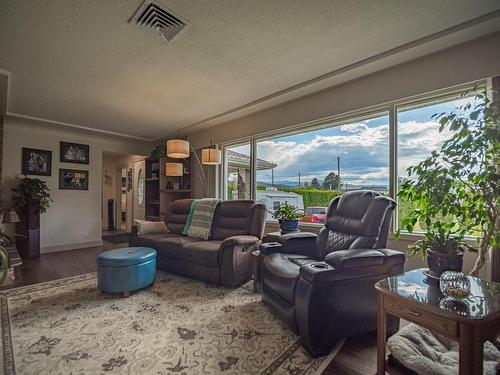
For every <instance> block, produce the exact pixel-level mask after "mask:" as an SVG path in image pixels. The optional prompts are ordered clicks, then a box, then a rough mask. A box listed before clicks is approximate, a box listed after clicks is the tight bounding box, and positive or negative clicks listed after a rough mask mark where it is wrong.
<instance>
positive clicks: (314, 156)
mask: <svg viewBox="0 0 500 375" xmlns="http://www.w3.org/2000/svg"><path fill="white" fill-rule="evenodd" d="M469 101H473V99H459V100H454V101H452V102H446V103H440V104H435V105H432V106H426V107H421V108H415V109H408V110H405V111H401V112H400V113H398V154H399V162H398V172H399V175H400V176H406V169H407V168H408V167H409V166H411V165H414V164H416V163H417V162H419V161H421V160H423V159H424V158H425V157H427V156H428V155H429V154H430V153H431V152H432V151H433V150H436V149H438V148H439V147H440V146H441V144H442V143H443V141H444V140H445V139H447V138H448V137H449V133H446V132H443V133H439V125H438V123H437V122H436V121H435V120H433V119H431V117H432V115H433V114H435V113H441V112H450V111H452V110H455V109H456V108H457V107H458V106H460V105H463V104H465V103H466V102H469ZM334 125H335V124H332V127H329V128H325V129H321V130H316V131H313V132H307V133H303V134H296V135H290V136H285V137H280V138H274V139H271V140H266V141H261V142H259V143H258V148H257V157H258V158H259V159H264V160H267V161H270V162H274V163H276V164H278V166H277V167H276V168H275V169H274V178H275V182H276V183H279V182H280V181H287V182H292V181H294V182H298V174H299V172H300V174H301V181H302V183H304V182H305V181H308V182H310V181H311V179H312V178H314V177H316V178H318V179H319V180H320V181H322V180H323V179H324V177H325V176H326V175H327V174H328V173H330V172H332V171H333V172H335V173H336V172H337V157H340V170H341V178H342V182H343V183H347V184H349V185H351V184H352V185H356V186H359V185H361V186H372V185H377V186H379V185H385V186H388V185H389V116H388V115H383V116H380V117H376V118H372V119H368V120H363V121H359V122H353V123H350V124H344V125H340V126H334ZM234 150H236V151H238V152H242V153H245V154H249V146H248V145H246V146H243V147H238V148H234ZM257 182H258V183H259V182H267V183H270V182H271V171H270V170H265V171H257Z"/></svg>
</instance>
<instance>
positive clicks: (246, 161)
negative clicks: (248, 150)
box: [227, 150, 278, 171]
mask: <svg viewBox="0 0 500 375" xmlns="http://www.w3.org/2000/svg"><path fill="white" fill-rule="evenodd" d="M227 157H228V166H229V167H234V168H250V156H248V155H245V154H241V153H239V152H236V151H232V150H228V151H227ZM277 166H278V164H276V163H271V162H269V161H266V160H262V159H257V170H258V171H262V170H266V169H273V168H276V167H277Z"/></svg>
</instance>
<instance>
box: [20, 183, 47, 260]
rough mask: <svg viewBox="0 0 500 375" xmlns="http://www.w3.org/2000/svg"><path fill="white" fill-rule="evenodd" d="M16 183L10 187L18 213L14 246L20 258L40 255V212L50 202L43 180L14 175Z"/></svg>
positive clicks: (45, 209) (44, 210)
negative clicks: (13, 186)
mask: <svg viewBox="0 0 500 375" xmlns="http://www.w3.org/2000/svg"><path fill="white" fill-rule="evenodd" d="M16 180H17V185H16V187H15V188H13V189H12V192H13V193H14V194H13V196H12V202H13V206H14V209H15V210H16V212H17V214H18V215H19V218H20V222H18V223H16V232H17V237H16V246H17V248H18V250H19V254H20V255H21V258H23V259H25V258H35V257H38V256H39V255H40V214H41V213H45V212H46V211H47V208H48V207H49V206H50V204H51V203H52V199H50V194H49V188H48V186H47V184H46V183H45V181H42V180H40V179H38V178H31V177H28V176H23V177H16Z"/></svg>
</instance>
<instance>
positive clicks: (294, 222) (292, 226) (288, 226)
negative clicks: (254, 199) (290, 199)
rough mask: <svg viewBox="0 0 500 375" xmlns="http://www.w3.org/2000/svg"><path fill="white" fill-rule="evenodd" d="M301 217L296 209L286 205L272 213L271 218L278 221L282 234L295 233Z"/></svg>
mask: <svg viewBox="0 0 500 375" xmlns="http://www.w3.org/2000/svg"><path fill="white" fill-rule="evenodd" d="M302 216H303V215H302V214H301V213H300V212H299V211H298V209H297V207H295V206H292V205H291V204H288V203H285V204H282V205H280V206H279V207H278V208H277V209H276V210H275V211H274V212H273V218H274V219H278V222H279V223H280V229H281V232H282V233H289V232H297V231H298V230H299V219H300V218H301V217H302Z"/></svg>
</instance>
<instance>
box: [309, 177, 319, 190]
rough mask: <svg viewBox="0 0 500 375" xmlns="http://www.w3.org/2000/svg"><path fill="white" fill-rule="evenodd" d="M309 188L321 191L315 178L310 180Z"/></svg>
mask: <svg viewBox="0 0 500 375" xmlns="http://www.w3.org/2000/svg"><path fill="white" fill-rule="evenodd" d="M311 187H313V188H315V189H321V185H320V183H319V181H318V179H317V178H316V177H314V178H313V179H312V180H311Z"/></svg>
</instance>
